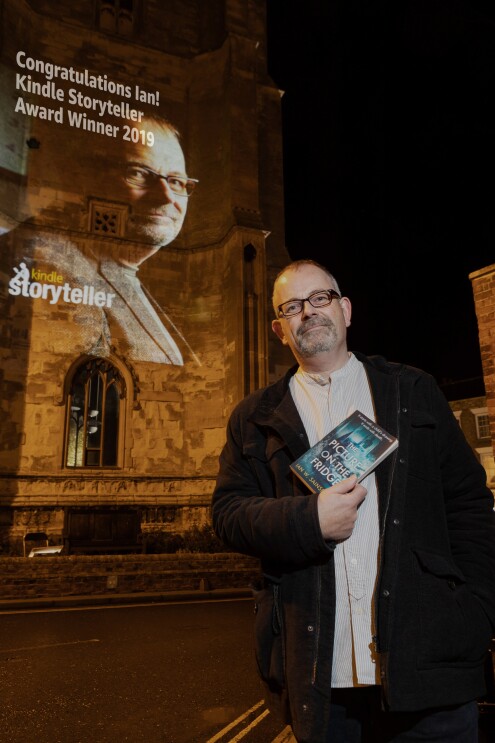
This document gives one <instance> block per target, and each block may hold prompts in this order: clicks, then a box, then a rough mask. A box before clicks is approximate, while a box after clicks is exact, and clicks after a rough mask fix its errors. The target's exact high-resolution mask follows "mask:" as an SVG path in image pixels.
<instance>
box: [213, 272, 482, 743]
mask: <svg viewBox="0 0 495 743" xmlns="http://www.w3.org/2000/svg"><path fill="white" fill-rule="evenodd" d="M273 303H274V308H275V314H276V319H275V320H274V321H273V330H274V331H275V333H276V334H277V336H278V337H279V338H280V340H281V341H282V343H283V344H285V345H287V346H288V347H289V348H290V350H291V351H292V353H293V355H294V356H295V359H296V361H297V364H298V365H297V366H296V367H294V368H293V369H291V370H290V371H289V372H288V373H287V375H286V376H285V378H284V379H282V380H280V381H278V382H276V383H275V384H272V385H270V386H269V387H267V388H265V389H263V390H260V391H258V392H255V393H254V394H252V395H250V396H249V397H247V398H246V399H245V400H244V401H242V402H241V403H240V404H239V405H238V406H237V408H236V409H235V410H234V412H233V414H232V416H231V419H230V422H229V426H228V432H227V442H226V444H225V447H224V450H223V452H222V455H221V457H220V471H219V475H218V480H217V486H216V489H215V493H214V496H213V504H212V518H213V525H214V528H215V531H216V533H217V534H218V536H219V537H220V538H221V539H222V540H223V541H224V542H225V543H226V544H227V545H229V546H230V547H231V548H232V549H235V550H237V551H239V552H243V553H246V554H250V555H254V556H256V557H259V558H260V559H261V563H262V569H263V585H262V586H260V587H259V590H258V591H257V592H256V594H255V608H256V658H257V663H258V668H259V671H260V674H261V676H262V678H263V680H264V682H265V685H266V692H267V699H268V700H269V703H270V705H271V706H272V708H273V709H276V710H278V711H279V712H281V713H282V715H283V718H284V720H285V721H286V722H289V723H290V724H291V725H292V729H293V732H294V735H295V738H296V739H297V741H298V743H330V742H331V743H340V742H343V741H345V742H346V743H348V742H352V743H358V742H363V743H364V741H372V742H373V743H377V742H379V741H400V742H401V743H405V742H406V741H408V742H409V741H420V740H421V741H423V743H425V742H426V741H435V742H436V743H447V742H449V743H451V742H453V741H455V742H456V743H468V742H469V743H475V741H477V740H478V737H477V705H476V701H475V700H476V698H477V697H478V696H480V695H481V694H482V693H483V692H484V673H483V670H484V662H485V659H486V655H487V649H488V647H489V642H490V638H491V636H492V633H493V630H494V624H495V585H494V576H495V525H494V512H493V497H492V495H491V492H490V491H489V490H488V489H487V487H486V484H485V483H486V478H485V474H484V470H483V469H482V467H481V466H480V464H479V463H478V461H477V460H476V458H475V456H474V454H473V452H472V450H471V449H470V447H469V446H468V444H467V443H466V441H465V439H464V437H463V434H462V432H461V430H460V428H459V425H458V424H457V422H456V420H455V418H454V416H453V415H452V413H451V411H450V408H449V406H448V403H447V402H446V400H445V399H444V397H443V395H442V394H441V392H440V391H439V389H438V388H437V386H436V384H435V382H434V380H433V379H432V377H431V376H429V375H427V374H425V373H424V372H422V371H420V370H417V369H413V368H411V367H407V366H404V365H400V364H392V363H388V362H386V361H385V360H384V359H383V358H380V357H373V358H367V357H365V356H363V355H361V354H358V353H356V354H353V353H350V352H349V351H348V349H347V341H346V334H347V328H348V327H349V325H350V322H351V303H350V301H349V299H348V298H347V297H343V296H341V293H340V290H339V288H338V285H337V282H336V281H335V279H334V277H333V276H332V275H331V274H330V273H329V272H328V271H327V269H326V268H324V267H322V266H320V265H319V264H317V263H314V262H313V261H296V262H294V263H292V264H290V265H289V266H287V267H286V268H285V269H284V270H283V271H282V272H281V273H280V274H279V276H278V277H277V279H276V281H275V286H274V295H273ZM355 409H359V410H361V411H362V412H363V413H365V414H366V415H368V416H369V417H371V418H374V419H375V420H376V421H377V422H378V423H379V424H381V425H382V426H383V427H384V428H385V429H386V430H387V431H388V432H389V433H391V434H393V435H395V436H397V437H398V439H399V447H398V449H397V450H396V451H395V452H394V453H392V454H391V455H390V456H389V457H388V458H387V459H385V460H384V461H383V462H382V463H381V464H380V465H379V466H378V468H377V469H376V470H375V472H373V473H372V474H371V475H369V476H368V477H367V478H366V479H365V480H364V481H363V483H362V484H356V480H355V478H349V479H347V480H344V481H342V482H340V483H338V484H336V485H333V486H332V487H330V488H328V489H326V490H323V491H322V492H321V493H319V494H312V493H310V492H308V490H307V489H306V488H305V486H304V484H303V483H302V482H300V480H299V479H298V478H296V477H295V476H293V475H292V474H291V472H290V470H289V465H290V463H291V462H292V461H293V460H294V459H296V458H297V457H298V456H300V455H301V454H303V453H304V452H305V451H306V450H307V449H308V448H309V446H311V445H313V444H315V443H316V442H317V441H318V440H319V439H320V438H322V437H323V436H324V435H325V434H326V433H328V431H329V430H330V429H332V428H333V427H335V426H336V425H337V424H338V423H340V421H342V420H343V419H344V418H345V417H347V415H349V414H350V413H351V412H352V411H353V410H355Z"/></svg>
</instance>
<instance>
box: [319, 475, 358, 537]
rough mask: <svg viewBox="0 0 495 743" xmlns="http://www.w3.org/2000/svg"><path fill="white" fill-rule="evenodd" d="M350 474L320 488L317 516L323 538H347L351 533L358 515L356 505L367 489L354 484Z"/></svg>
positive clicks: (355, 478)
mask: <svg viewBox="0 0 495 743" xmlns="http://www.w3.org/2000/svg"><path fill="white" fill-rule="evenodd" d="M356 480H357V477H356V476H355V475H352V477H348V478H347V479H346V480H342V481H341V482H338V483H336V484H335V485H332V487H331V488H326V489H325V490H322V491H321V493H319V495H318V518H319V519H320V528H321V533H322V534H323V537H324V538H325V539H334V540H336V541H338V540H340V539H347V537H350V536H351V534H352V530H353V529H354V524H355V523H356V519H357V516H358V506H359V504H360V503H362V501H363V500H364V499H365V497H366V493H367V490H366V488H364V487H363V486H362V485H360V484H356Z"/></svg>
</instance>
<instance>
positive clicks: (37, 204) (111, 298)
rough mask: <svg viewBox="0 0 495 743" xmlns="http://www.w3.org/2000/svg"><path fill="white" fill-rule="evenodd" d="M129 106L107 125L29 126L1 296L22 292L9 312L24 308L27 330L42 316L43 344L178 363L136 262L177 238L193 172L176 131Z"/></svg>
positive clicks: (173, 336)
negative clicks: (31, 144)
mask: <svg viewBox="0 0 495 743" xmlns="http://www.w3.org/2000/svg"><path fill="white" fill-rule="evenodd" d="M128 111H129V109H128ZM132 111H133V110H132V109H131V110H130V112H131V114H132ZM134 116H135V118H136V117H137V118H138V119H139V121H138V122H134V121H132V120H131V121H128V120H125V119H124V120H122V118H120V119H119V120H118V124H117V123H116V122H115V118H112V117H109V115H108V114H107V115H105V116H101V117H98V119H97V120H95V125H97V126H98V129H95V130H94V131H92V130H91V129H90V127H91V126H92V122H91V121H89V119H88V118H80V119H79V120H76V119H72V121H73V122H74V121H79V122H80V124H81V126H80V127H75V126H74V125H72V127H71V129H65V130H61V131H59V130H57V127H55V126H54V125H53V123H52V124H51V126H50V125H49V124H47V123H43V124H42V125H40V124H39V125H38V126H37V127H36V131H37V132H39V140H40V145H39V147H38V148H35V149H34V151H33V152H31V153H30V161H29V169H28V174H27V188H26V192H25V195H24V204H23V208H24V210H25V212H27V215H28V217H27V219H25V220H23V221H22V222H21V223H19V225H18V226H17V227H15V228H14V230H12V231H9V234H8V235H4V237H3V240H5V239H6V238H7V240H8V242H9V244H10V249H9V250H8V254H9V255H10V256H11V260H10V265H8V266H5V270H6V271H7V273H8V294H9V297H10V298H13V300H14V301H15V304H16V306H17V305H18V304H19V303H22V302H24V303H29V301H30V300H31V308H30V309H29V310H27V309H26V308H22V309H20V310H19V308H18V307H17V309H16V310H14V312H13V314H14V315H16V314H18V315H19V316H21V317H22V316H24V315H27V314H31V335H33V337H34V335H35V333H36V332H37V330H38V329H40V328H41V331H42V330H43V328H45V329H46V323H50V325H51V326H52V330H51V332H50V334H49V336H48V338H47V342H48V343H49V347H50V350H51V351H53V352H54V353H68V352H69V353H72V354H75V353H86V354H89V355H108V354H109V353H110V352H112V351H113V352H117V353H118V354H119V355H122V356H125V357H126V358H129V359H130V360H131V361H142V362H152V363H158V364H173V365H182V364H184V363H185V359H186V358H192V359H194V360H195V361H197V358H196V356H195V354H194V352H193V351H192V349H191V348H189V346H188V343H187V340H186V339H185V337H184V336H183V334H182V333H181V331H180V330H179V328H178V326H177V324H176V323H175V322H174V320H173V318H172V317H171V316H170V314H169V311H168V307H167V306H166V302H165V303H164V302H163V299H162V301H159V300H157V298H156V297H155V296H153V295H152V293H151V292H150V291H149V289H148V288H147V287H146V285H145V284H144V283H143V281H142V280H141V277H140V276H141V274H140V270H142V267H143V265H144V264H145V262H146V261H148V260H149V259H150V258H152V257H153V256H155V254H157V253H158V252H159V251H160V250H161V249H162V248H164V247H165V246H168V245H170V244H171V243H172V242H173V241H174V240H175V239H176V238H177V237H178V235H179V233H180V231H181V229H182V227H183V225H184V220H185V218H186V214H187V209H188V205H189V199H190V197H191V194H192V193H193V191H194V188H195V186H196V184H197V182H198V181H197V179H195V178H191V177H190V176H189V175H188V172H187V167H186V161H185V155H184V151H183V147H182V143H181V140H180V135H179V132H178V131H177V129H176V128H175V127H174V126H173V125H172V124H171V123H170V122H169V121H168V120H167V119H166V118H164V117H161V116H159V115H157V114H156V113H155V112H153V113H152V114H149V113H148V114H144V113H143V112H142V111H137V110H135V111H134ZM37 123H38V122H37ZM81 128H82V131H81ZM102 128H104V129H102ZM88 129H89V131H88ZM69 132H70V136H69ZM40 183H41V184H43V190H41V189H40V188H39V187H36V185H37V184H40ZM3 252H5V251H3ZM155 261H156V259H155ZM156 265H157V266H160V265H161V266H162V268H163V260H162V261H158V262H157V263H156ZM141 272H142V271H141ZM162 294H163V292H162ZM164 304H165V306H164ZM40 324H41V325H40ZM44 335H46V333H44Z"/></svg>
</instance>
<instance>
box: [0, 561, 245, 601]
mask: <svg viewBox="0 0 495 743" xmlns="http://www.w3.org/2000/svg"><path fill="white" fill-rule="evenodd" d="M0 571H1V574H2V581H1V583H0V599H3V600H8V599H31V598H50V597H52V598H55V597H57V598H60V597H64V596H90V595H93V596H98V595H103V594H107V595H108V594H121V593H162V592H163V593H168V592H175V591H204V590H216V589H226V588H239V589H242V588H249V587H250V585H251V584H252V583H253V581H255V580H256V579H257V577H258V576H259V569H258V562H257V560H254V559H252V558H249V557H244V556H241V555H237V554H230V553H219V554H212V555H205V554H180V555H98V556H93V555H69V556H63V555H60V556H57V557H36V558H28V557H26V558H22V557H1V558H0Z"/></svg>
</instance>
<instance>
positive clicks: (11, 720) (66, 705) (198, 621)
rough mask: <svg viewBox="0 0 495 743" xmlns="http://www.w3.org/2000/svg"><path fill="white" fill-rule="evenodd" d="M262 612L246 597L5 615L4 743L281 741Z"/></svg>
mask: <svg viewBox="0 0 495 743" xmlns="http://www.w3.org/2000/svg"><path fill="white" fill-rule="evenodd" d="M252 611H253V608H252V601H251V600H250V599H248V600H242V599H241V600H234V601H232V600H229V601H215V602H205V601H202V602H198V603H192V602H187V603H182V604H181V603H177V604H172V603H166V604H161V605H151V606H143V605H135V606H127V607H85V608H73V609H44V610H38V611H23V612H16V611H13V612H3V613H1V614H0V632H1V634H0V637H1V640H0V741H2V742H4V741H5V742H7V741H8V743H31V742H32V743H121V742H122V743H124V741H131V742H132V743H140V742H141V741H146V743H237V741H240V740H241V739H242V741H243V743H269V742H271V741H274V740H276V739H277V738H278V740H279V742H280V743H282V740H284V741H285V740H286V736H284V735H283V733H282V726H280V724H277V722H276V721H275V720H274V719H273V716H272V715H271V714H270V713H269V712H268V710H267V709H266V707H265V705H264V701H263V690H262V687H261V684H260V682H259V680H258V677H257V674H256V670H255V665H254V656H253V648H252V626H253V624H252V622H253V614H252ZM281 733H282V734H281Z"/></svg>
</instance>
